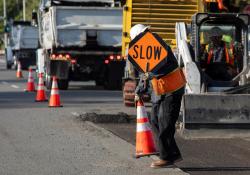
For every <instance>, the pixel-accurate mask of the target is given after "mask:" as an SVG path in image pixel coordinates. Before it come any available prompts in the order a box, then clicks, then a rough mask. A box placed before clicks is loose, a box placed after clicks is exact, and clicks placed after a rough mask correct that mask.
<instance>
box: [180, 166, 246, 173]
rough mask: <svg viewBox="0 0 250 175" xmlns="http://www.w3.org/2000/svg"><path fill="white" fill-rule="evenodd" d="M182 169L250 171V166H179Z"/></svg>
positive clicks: (186, 170)
mask: <svg viewBox="0 0 250 175" xmlns="http://www.w3.org/2000/svg"><path fill="white" fill-rule="evenodd" d="M179 168H180V169H181V170H182V171H185V172H188V171H231V172H232V171H249V173H250V167H179Z"/></svg>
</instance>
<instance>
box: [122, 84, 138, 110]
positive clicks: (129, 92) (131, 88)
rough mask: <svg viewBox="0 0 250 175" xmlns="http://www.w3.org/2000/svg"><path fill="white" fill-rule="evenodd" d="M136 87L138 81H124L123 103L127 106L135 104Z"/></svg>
mask: <svg viewBox="0 0 250 175" xmlns="http://www.w3.org/2000/svg"><path fill="white" fill-rule="evenodd" d="M135 88H136V82H135V81H132V80H129V81H126V82H125V83H124V86H123V103H124V105H125V106H129V107H133V106H135V103H134V98H135V93H134V92H135Z"/></svg>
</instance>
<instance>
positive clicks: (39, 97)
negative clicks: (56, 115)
mask: <svg viewBox="0 0 250 175" xmlns="http://www.w3.org/2000/svg"><path fill="white" fill-rule="evenodd" d="M43 101H48V100H47V98H46V94H45V90H44V82H43V74H42V73H39V81H38V86H37V93H36V102H43Z"/></svg>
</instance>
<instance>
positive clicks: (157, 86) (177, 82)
mask: <svg viewBox="0 0 250 175" xmlns="http://www.w3.org/2000/svg"><path fill="white" fill-rule="evenodd" d="M151 83H152V86H153V90H154V92H155V94H156V95H163V94H166V93H171V92H174V91H177V90H179V89H180V88H182V87H183V86H184V85H185V83H186V78H185V76H184V74H183V72H182V70H181V69H180V68H177V69H175V70H173V71H172V72H170V73H168V74H167V75H164V76H163V77H161V78H159V79H157V78H153V79H152V80H151Z"/></svg>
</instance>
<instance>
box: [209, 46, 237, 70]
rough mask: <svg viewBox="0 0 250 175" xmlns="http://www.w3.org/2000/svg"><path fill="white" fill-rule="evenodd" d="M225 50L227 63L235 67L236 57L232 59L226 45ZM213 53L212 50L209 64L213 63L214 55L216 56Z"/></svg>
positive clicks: (211, 50)
mask: <svg viewBox="0 0 250 175" xmlns="http://www.w3.org/2000/svg"><path fill="white" fill-rule="evenodd" d="M224 49H225V56H226V63H228V64H230V65H232V66H233V65H234V57H233V55H232V57H231V59H230V55H229V51H228V48H227V47H226V44H225V45H224ZM213 52H214V50H213V49H210V51H209V52H208V57H207V64H210V63H211V60H212V58H213V54H214V53H213Z"/></svg>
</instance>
